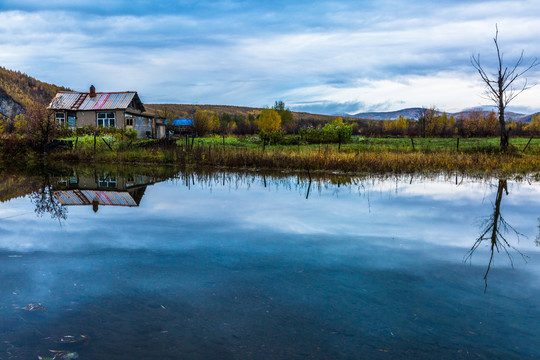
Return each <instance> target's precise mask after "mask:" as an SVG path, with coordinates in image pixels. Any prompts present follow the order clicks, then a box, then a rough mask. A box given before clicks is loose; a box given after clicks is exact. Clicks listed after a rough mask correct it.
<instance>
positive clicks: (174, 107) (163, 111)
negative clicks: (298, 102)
mask: <svg viewBox="0 0 540 360" xmlns="http://www.w3.org/2000/svg"><path fill="white" fill-rule="evenodd" d="M144 107H145V108H146V110H147V111H148V112H150V113H152V114H155V115H159V116H163V117H166V118H176V119H179V118H192V117H193V115H195V112H197V110H199V109H200V110H210V111H212V112H214V113H216V114H223V113H227V114H229V115H230V116H235V115H239V116H242V117H247V116H248V115H249V114H253V115H255V116H257V115H259V114H260V112H261V110H262V109H263V108H253V107H246V106H232V105H192V104H144ZM292 114H293V118H294V120H295V121H299V120H314V121H321V122H328V121H332V120H334V119H335V118H336V116H331V115H319V114H310V113H305V112H294V111H293V112H292ZM343 119H344V120H347V119H348V120H357V119H356V118H354V117H352V116H349V117H343Z"/></svg>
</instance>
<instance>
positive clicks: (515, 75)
mask: <svg viewBox="0 0 540 360" xmlns="http://www.w3.org/2000/svg"><path fill="white" fill-rule="evenodd" d="M493 42H494V43H495V49H496V50H497V61H498V66H497V72H496V73H495V74H488V73H487V72H486V70H485V69H484V67H483V66H482V65H481V63H480V54H477V55H476V56H475V55H473V56H471V63H472V65H473V66H474V68H475V69H476V70H477V71H478V73H479V74H480V77H481V78H482V81H483V82H484V84H485V85H486V98H487V99H488V100H490V101H493V102H494V103H495V104H496V105H497V108H498V111H499V125H500V132H501V143H500V146H501V150H505V149H506V148H508V145H509V133H508V129H507V128H506V120H505V116H504V112H505V110H506V107H507V106H508V104H509V103H510V102H511V101H512V100H514V99H515V98H516V96H518V95H519V94H521V93H522V92H523V91H525V90H527V89H529V88H530V87H531V86H532V85H529V84H528V83H527V79H526V78H524V77H523V75H524V74H525V73H526V72H527V71H529V70H531V69H532V68H533V67H535V66H538V65H539V64H540V63H539V62H538V59H537V58H534V59H532V61H531V62H530V64H529V65H526V64H524V59H523V53H524V52H523V50H522V51H521V55H520V56H519V58H518V60H517V61H516V63H515V64H514V65H513V66H511V67H508V66H506V65H505V63H504V56H503V53H502V52H501V49H500V46H499V28H498V27H497V25H495V37H494V38H493Z"/></svg>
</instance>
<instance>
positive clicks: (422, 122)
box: [418, 106, 437, 138]
mask: <svg viewBox="0 0 540 360" xmlns="http://www.w3.org/2000/svg"><path fill="white" fill-rule="evenodd" d="M435 116H437V109H436V108H435V106H432V107H429V108H423V109H422V113H421V115H420V117H419V118H418V125H419V126H420V133H421V134H422V137H424V138H425V137H426V135H430V134H429V131H430V127H431V126H432V123H433V119H434V118H435Z"/></svg>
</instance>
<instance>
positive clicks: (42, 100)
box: [0, 67, 69, 118]
mask: <svg viewBox="0 0 540 360" xmlns="http://www.w3.org/2000/svg"><path fill="white" fill-rule="evenodd" d="M65 90H69V89H67V88H64V87H60V86H56V85H52V84H48V83H45V82H42V81H39V80H36V79H34V78H33V77H31V76H28V75H26V74H23V73H21V72H20V71H13V70H8V69H6V68H4V67H0V114H2V115H4V116H6V117H8V118H11V117H14V116H16V115H18V114H20V113H22V112H24V111H25V109H26V108H28V106H30V105H31V104H33V103H39V104H44V105H48V104H49V102H50V101H51V99H52V98H53V97H54V96H55V95H56V93H57V92H58V91H65Z"/></svg>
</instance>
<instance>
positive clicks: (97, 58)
mask: <svg viewBox="0 0 540 360" xmlns="http://www.w3.org/2000/svg"><path fill="white" fill-rule="evenodd" d="M539 12H540V0H525V1H444V0H443V1H438V2H432V1H423V0H421V1H400V0H381V1H362V0H356V1H324V0H321V1H294V2H291V1H280V0H278V1H273V2H267V1H241V0H223V1H206V2H205V1H189V0H177V1H172V0H170V1H167V0H164V1H145V0H131V1H123V0H120V1H113V0H95V1H92V2H82V1H73V0H70V1H67V0H49V1H34V0H0V66H4V67H6V68H9V69H14V70H20V71H22V72H25V73H27V74H29V75H31V76H34V77H36V78H38V79H40V80H42V81H46V82H51V83H55V84H58V85H63V86H66V87H70V88H72V89H74V90H81V91H82V90H85V89H87V88H88V87H89V86H90V85H91V84H93V85H95V86H96V88H97V90H98V91H122V90H136V91H138V92H139V95H140V96H141V99H142V101H143V102H145V103H195V104H223V105H245V106H253V107H264V106H271V105H272V104H273V103H274V101H275V100H279V99H281V100H283V101H284V102H285V103H286V104H287V105H288V106H289V107H290V108H291V109H293V110H298V111H307V112H318V113H325V114H336V113H356V112H360V111H389V110H398V109H401V108H406V107H416V106H436V107H437V108H439V109H441V110H445V111H459V110H461V109H464V108H470V107H476V106H480V105H484V104H487V103H488V101H487V100H485V99H484V98H483V97H482V94H483V84H482V83H481V81H480V79H479V77H478V76H477V74H475V70H474V68H473V67H472V66H471V64H470V57H471V55H472V54H476V53H480V54H481V55H482V59H483V61H484V62H485V66H486V67H488V68H492V67H493V66H494V65H495V64H494V62H493V60H494V59H495V58H494V56H495V53H494V46H493V42H492V38H493V36H494V33H495V24H498V26H499V30H500V35H499V40H500V43H501V47H502V49H503V51H504V53H505V59H506V60H508V62H509V63H511V62H512V61H513V60H515V59H516V58H517V57H518V56H519V54H520V52H521V50H525V57H526V59H531V58H534V57H540V48H539V47H538V39H540V27H539V26H538V24H537V16H538V15H539V14H540V13H539ZM528 79H529V82H532V83H537V82H538V79H540V67H537V68H535V69H533V71H531V72H529V73H528ZM539 99H540V86H536V87H533V88H532V89H530V90H528V91H527V92H524V93H522V94H521V95H520V96H519V97H517V98H516V99H515V100H514V102H513V103H512V105H513V108H512V109H513V110H517V111H522V112H527V113H532V112H536V111H540V100H539Z"/></svg>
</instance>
